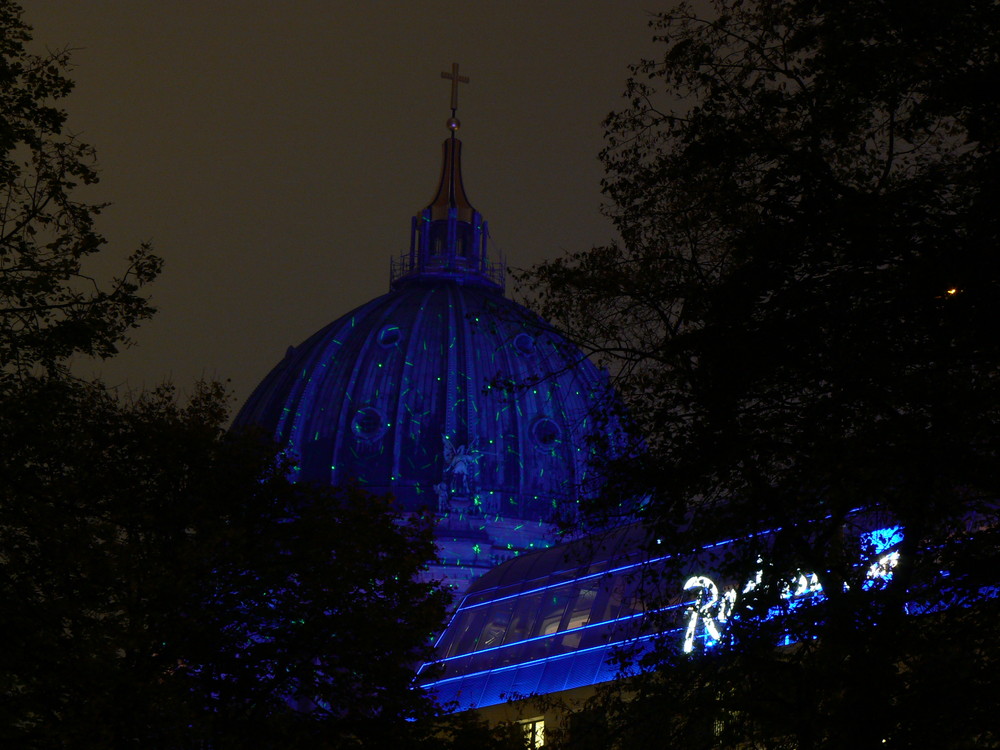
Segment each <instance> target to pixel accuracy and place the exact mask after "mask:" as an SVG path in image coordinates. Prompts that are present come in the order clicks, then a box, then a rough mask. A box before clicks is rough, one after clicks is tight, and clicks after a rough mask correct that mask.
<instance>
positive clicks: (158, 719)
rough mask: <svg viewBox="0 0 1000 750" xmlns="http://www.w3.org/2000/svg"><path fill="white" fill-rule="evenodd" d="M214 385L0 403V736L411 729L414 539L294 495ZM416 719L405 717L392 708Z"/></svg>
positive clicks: (29, 742) (364, 504) (384, 520)
mask: <svg viewBox="0 0 1000 750" xmlns="http://www.w3.org/2000/svg"><path fill="white" fill-rule="evenodd" d="M223 406H224V402H223V401H222V400H221V393H220V390H219V388H218V387H210V388H206V389H204V390H202V391H200V392H199V393H198V394H197V395H196V396H195V397H194V398H193V399H192V400H191V402H190V403H188V404H187V405H185V406H178V405H177V404H176V403H175V401H174V398H173V394H172V393H171V392H170V391H169V390H168V389H161V390H160V391H157V392H156V393H153V394H150V395H149V396H147V397H143V398H140V399H138V400H136V401H134V402H133V403H130V404H122V403H120V402H119V401H118V400H117V399H115V398H114V397H112V396H111V395H110V394H109V393H108V392H107V391H105V390H103V389H100V388H98V387H89V388H81V387H79V386H78V385H75V384H66V383H62V382H54V381H44V382H36V383H34V386H33V387H30V388H29V387H28V386H27V385H24V384H22V386H20V390H19V398H18V399H17V400H13V399H3V400H2V401H0V435H2V436H3V437H2V450H0V476H2V477H3V478H4V479H3V482H2V484H0V512H2V521H0V549H2V550H3V554H2V557H0V562H2V565H0V569H2V573H3V575H0V586H2V588H3V598H4V601H5V602H6V604H5V611H4V617H3V620H2V635H3V640H4V643H5V644H7V645H8V647H7V648H6V649H5V651H4V656H3V658H2V659H0V684H2V686H3V694H4V700H3V701H2V707H0V713H2V714H3V718H2V720H0V727H2V729H0V737H2V739H3V744H5V745H7V746H10V747H46V748H48V747H74V748H78V747H102V748H104V747H125V746H129V747H133V746H136V745H140V746H142V747H204V746H206V744H205V743H207V744H208V746H211V747H215V748H226V747H250V746H253V747H271V746H279V745H280V746H282V747H287V746H293V747H294V746H299V745H305V744H306V743H307V742H314V743H316V744H315V745H314V746H319V747H325V746H330V747H339V746H342V745H349V744H351V743H352V742H358V743H360V742H378V741H379V738H383V739H384V738H386V737H399V738H401V739H402V738H410V741H415V739H416V738H417V729H418V728H419V731H427V727H428V719H429V718H431V719H432V718H433V716H434V715H435V710H434V709H433V707H432V705H431V703H430V702H429V700H428V699H427V697H426V696H424V695H423V694H422V693H419V692H417V691H415V690H412V689H411V686H412V681H413V670H414V668H415V666H416V664H417V663H419V660H420V658H421V657H422V655H423V654H424V651H425V650H426V648H427V647H428V646H429V642H430V641H429V639H430V636H431V634H432V633H434V632H435V630H436V629H437V628H438V627H439V626H440V621H441V618H442V617H443V607H444V599H443V597H444V594H443V592H441V591H440V590H438V589H437V588H435V587H434V586H431V585H428V584H422V583H418V582H416V576H417V574H418V573H419V572H420V570H421V569H422V568H423V566H424V565H425V564H426V562H427V561H428V560H430V559H431V558H432V557H433V554H434V548H433V543H432V539H431V535H430V531H429V529H428V528H427V527H426V525H422V524H421V523H419V522H415V523H411V524H401V523H399V522H398V519H397V515H396V514H395V512H394V511H393V508H392V505H391V503H390V502H389V501H388V500H386V499H385V498H375V497H371V496H369V495H367V494H365V493H362V492H360V491H358V490H352V489H345V490H332V489H329V488H323V489H317V488H310V487H306V486H301V485H295V484H292V483H291V482H289V481H288V479H287V478H286V474H287V469H288V467H287V466H286V465H285V464H284V463H283V462H282V461H281V460H280V459H279V458H278V457H277V456H276V454H275V449H273V448H271V447H269V446H268V445H266V444H262V443H260V442H259V441H257V440H255V439H253V438H250V437H243V438H239V437H234V436H229V435H226V434H225V433H224V431H223V430H222V427H221V425H222V420H223V417H224V415H225V409H224V408H223ZM418 717H419V718H423V719H424V720H425V721H424V722H423V723H422V724H420V725H419V727H418V725H416V724H414V723H412V722H411V721H407V719H411V720H412V719H415V718H418Z"/></svg>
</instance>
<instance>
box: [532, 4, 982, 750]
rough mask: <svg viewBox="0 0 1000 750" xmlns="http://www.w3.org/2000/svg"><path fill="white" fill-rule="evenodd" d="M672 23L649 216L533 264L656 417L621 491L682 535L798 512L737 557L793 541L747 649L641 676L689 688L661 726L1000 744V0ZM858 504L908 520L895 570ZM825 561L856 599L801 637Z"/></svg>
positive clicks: (641, 113)
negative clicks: (879, 562)
mask: <svg viewBox="0 0 1000 750" xmlns="http://www.w3.org/2000/svg"><path fill="white" fill-rule="evenodd" d="M654 27H655V28H656V29H657V32H658V36H657V41H658V43H659V45H660V47H659V49H660V52H659V54H658V55H657V56H656V57H655V58H653V59H649V60H644V61H642V62H640V63H639V64H638V65H636V66H635V67H634V68H633V71H632V72H633V76H632V78H631V79H630V81H629V83H628V87H627V90H626V95H627V97H628V106H627V107H626V108H625V109H623V110H622V111H620V112H616V113H613V114H612V115H611V116H609V118H608V120H607V122H606V126H607V144H608V145H607V148H606V149H605V151H604V153H603V159H604V163H605V167H606V171H607V177H606V179H605V182H604V190H605V194H606V195H607V197H608V200H609V203H608V209H607V210H608V214H609V216H610V217H611V218H612V220H613V221H614V223H615V226H616V227H617V229H618V231H619V233H620V236H621V242H620V243H619V244H616V245H612V246H606V247H600V248H595V249H594V250H591V251H585V252H579V253H576V254H573V255H570V256H568V257H566V258H561V259H558V260H556V261H553V262H551V263H547V264H544V265H542V266H540V267H538V268H536V269H534V270H533V272H531V273H530V274H528V275H527V276H526V277H525V278H524V279H523V281H524V282H525V284H526V285H527V288H528V290H529V291H530V292H532V293H533V294H534V297H535V302H536V306H537V307H539V308H540V311H541V312H542V313H543V314H544V315H546V317H548V318H549V319H550V320H552V321H554V322H555V323H556V324H557V325H558V326H560V327H562V328H563V329H565V330H566V331H567V332H568V334H569V335H570V336H571V337H572V338H574V339H575V340H577V341H579V342H581V343H583V344H584V345H586V346H588V347H589V348H590V350H591V351H593V352H594V354H595V356H597V357H598V358H599V359H602V360H603V363H604V364H605V365H607V366H608V367H609V368H610V369H611V370H612V371H613V372H614V373H616V378H617V382H616V384H617V386H618V388H619V390H620V393H621V394H622V398H623V401H624V403H625V404H626V406H627V407H628V408H629V410H630V414H631V416H632V419H633V420H634V421H635V422H636V424H637V426H638V429H637V433H638V434H641V435H642V436H643V445H642V446H641V447H637V449H636V450H634V451H632V452H631V453H630V454H629V455H628V456H626V457H625V458H624V459H621V460H619V461H617V462H616V465H613V466H610V467H608V468H609V470H610V471H612V472H617V474H615V475H614V476H616V477H617V479H618V480H619V481H618V482H615V483H612V485H611V486H612V487H614V489H615V492H616V493H617V494H615V495H614V496H609V497H606V498H605V500H604V503H603V505H602V506H600V507H599V508H597V510H599V511H602V512H605V513H606V512H616V511H617V510H619V509H620V506H621V504H622V502H623V497H635V498H644V501H643V507H642V510H641V512H642V513H643V514H644V516H645V517H646V519H647V521H648V522H650V523H652V524H654V525H656V527H657V529H658V532H659V534H660V538H662V539H664V540H665V543H669V544H672V545H674V548H675V549H676V550H678V551H679V552H680V551H683V550H685V549H694V548H695V547H697V546H698V545H699V544H701V543H705V542H711V541H716V540H719V539H723V538H731V537H732V536H733V534H738V533H740V532H745V533H750V532H758V531H762V530H765V529H768V530H773V532H772V533H770V534H767V535H763V536H760V537H756V538H755V539H757V541H756V542H753V543H747V544H744V545H741V547H740V550H739V552H738V553H735V552H734V555H733V557H734V559H733V560H731V561H730V562H731V565H730V567H729V570H728V571H727V572H728V574H729V575H731V577H732V580H733V581H745V580H747V578H748V577H751V576H752V575H753V571H754V570H755V568H758V567H760V564H759V563H758V559H760V558H764V559H766V560H767V562H768V564H767V565H766V566H765V570H764V576H765V580H764V582H763V585H762V586H761V587H760V588H759V589H758V590H757V592H756V593H755V594H754V595H753V596H747V597H744V601H743V604H742V605H741V606H743V608H744V609H743V610H742V618H740V617H737V618H736V621H734V622H732V623H731V628H730V634H729V636H728V638H729V639H730V640H732V641H734V642H736V641H738V648H736V647H734V648H731V649H728V650H727V652H726V653H725V654H723V655H713V656H712V659H711V660H710V664H711V666H709V662H706V663H705V664H704V665H702V668H699V669H698V670H695V673H694V675H693V676H691V677H690V680H689V681H687V682H684V683H683V684H680V685H678V684H677V683H675V682H673V681H672V677H671V676H670V672H669V671H665V672H663V673H661V674H660V675H659V676H651V677H649V678H648V681H647V682H645V683H635V684H637V685H638V684H642V685H643V688H642V689H643V690H645V689H646V687H647V686H653V688H652V690H653V692H652V693H650V695H655V696H658V699H657V701H656V702H655V704H656V705H657V706H660V707H661V708H662V707H667V706H669V707H670V708H669V709H667V710H663V711H659V712H657V713H655V714H649V715H647V719H646V720H645V721H643V722H640V723H639V724H641V725H643V726H648V725H649V724H650V722H652V723H653V724H654V725H657V726H658V727H659V728H658V730H657V731H659V732H664V731H666V730H665V729H664V727H665V726H666V725H667V724H668V723H670V722H668V720H667V717H672V719H673V720H674V721H673V723H672V724H671V726H672V727H673V728H674V729H677V731H678V732H680V734H679V735H678V736H677V738H676V739H677V741H678V742H680V741H681V739H682V738H683V740H684V742H685V744H686V746H687V745H690V744H691V743H694V744H693V746H695V747H698V746H704V747H712V746H733V744H734V743H736V742H741V741H742V742H749V743H758V745H759V746H771V745H773V746H778V745H780V744H781V743H782V742H784V743H792V745H794V746H799V747H817V746H836V747H840V746H844V747H847V746H852V747H856V746H857V747H860V746H868V745H871V744H879V745H880V746H883V747H884V746H899V747H927V746H940V747H965V746H972V745H975V744H977V743H979V746H995V745H996V744H997V743H998V742H1000V738H998V737H997V736H996V734H995V733H994V732H993V730H992V729H991V728H990V727H991V726H992V724H991V722H990V720H989V712H990V710H991V709H990V706H991V705H992V704H993V703H994V702H995V701H996V698H997V686H996V681H995V679H994V678H992V677H991V670H992V669H994V668H995V664H996V659H995V648H994V647H991V645H990V644H991V638H995V635H996V630H995V626H994V625H993V622H992V621H993V619H994V618H993V617H992V615H993V614H994V612H993V610H994V609H995V608H996V607H995V601H994V600H992V599H990V598H989V597H990V595H991V593H990V589H989V586H990V585H992V582H991V581H989V580H988V576H986V579H984V577H983V571H984V570H993V571H995V570H996V567H997V565H996V563H997V556H996V552H997V550H996V542H995V539H994V537H993V534H991V533H987V532H985V531H984V529H989V528H995V525H996V521H997V518H996V504H995V500H996V498H998V497H1000V482H998V475H997V466H998V462H997V458H998V456H997V450H998V445H1000V442H998V438H1000V435H998V430H997V425H998V417H1000V398H998V396H1000V391H998V385H1000V381H998V372H1000V340H998V338H997V336H996V330H997V323H998V322H1000V321H998V314H997V310H998V308H997V306H996V299H998V295H1000V255H998V252H997V247H998V242H997V240H998V233H997V228H998V224H997V211H996V209H995V207H996V205H998V198H1000V192H998V175H1000V162H998V154H997V147H998V144H1000V138H998V136H1000V133H998V130H997V122H998V120H997V116H996V115H997V100H996V97H995V96H994V94H993V91H995V90H996V89H997V86H998V84H1000V59H998V55H1000V53H998V50H1000V36H998V35H1000V32H998V29H1000V7H998V6H997V4H996V3H995V2H992V1H979V0H970V2H967V3H962V4H960V5H959V6H955V5H945V4H941V3H937V2H931V1H927V2H924V1H922V0H918V1H917V2H909V1H908V2H905V3H904V2H898V1H896V0H880V1H879V2H871V3H861V4H858V3H838V2H832V1H830V0H784V1H781V2H779V1H777V0H757V1H756V2H751V1H749V0H748V1H746V2H740V1H739V0H718V1H717V2H715V3H713V4H712V7H711V9H710V10H706V12H704V13H700V12H697V11H696V10H695V9H694V8H693V7H692V6H689V5H685V4H682V5H679V6H677V7H676V8H674V9H673V10H671V11H668V12H667V13H664V14H662V15H660V16H659V17H658V18H657V19H656V20H655V21H654ZM625 505H626V506H627V507H625V510H627V511H630V512H631V511H633V510H635V507H636V505H637V504H633V505H632V506H628V504H627V503H626V504H625ZM858 509H865V513H867V514H868V518H869V520H870V521H871V522H875V521H873V520H871V519H881V520H882V521H883V522H884V523H890V524H892V523H898V524H901V525H902V526H903V527H904V530H905V537H904V542H903V544H902V547H901V550H900V552H901V558H900V560H901V562H900V566H899V568H897V570H896V571H895V575H894V577H893V579H892V581H891V582H890V583H889V584H888V585H887V586H886V587H885V590H884V591H879V592H877V593H872V594H871V595H862V593H861V592H860V586H857V585H855V586H854V587H853V588H850V589H849V590H848V589H847V588H845V584H849V583H851V582H854V583H855V584H857V583H860V581H858V576H859V565H858V563H859V560H860V559H862V557H863V553H864V549H863V548H862V547H863V545H861V544H860V543H859V542H858V536H857V534H856V533H848V532H845V529H847V528H849V527H850V526H851V524H852V523H854V521H853V520H852V519H856V517H857V516H856V511H857V510H858ZM679 559H680V558H679ZM797 570H807V571H815V572H816V573H817V575H818V576H819V577H820V579H821V581H822V583H823V586H824V591H825V592H826V593H827V601H826V602H825V603H824V604H823V606H822V607H821V608H820V609H810V610H809V611H807V612H798V613H789V618H790V619H787V618H786V619H785V620H784V623H785V624H784V625H782V626H781V627H783V628H792V629H794V630H795V631H796V636H797V639H798V640H797V643H798V646H796V647H795V648H794V649H784V650H782V649H775V647H774V646H775V644H776V643H778V642H779V635H780V634H778V633H775V632H772V631H771V630H770V628H773V627H777V626H776V625H774V624H773V623H771V624H768V623H762V622H760V618H759V617H758V618H755V617H754V615H753V611H752V610H753V607H754V606H756V607H758V609H757V611H758V612H759V611H760V607H764V608H765V609H767V608H769V607H773V606H777V605H778V604H779V603H780V602H779V599H780V597H779V592H780V590H781V586H782V580H781V579H782V577H788V576H790V575H793V574H794V573H795V571H797ZM861 570H862V572H863V569H861ZM943 574H949V577H948V578H947V583H944V579H943V578H942V575H943ZM769 576H770V580H768V577H769ZM768 592H769V593H768ZM842 592H843V593H842ZM677 593H678V594H679V593H680V592H677ZM865 593H866V594H867V592H865ZM768 597H770V598H768ZM944 600H947V601H949V602H951V603H952V605H953V606H950V607H949V608H947V609H946V610H943V611H937V610H936V605H937V603H939V602H941V601H944ZM915 602H920V603H922V606H920V607H917V606H916V605H915ZM959 603H960V604H959ZM915 609H916V610H921V611H924V612H925V613H927V614H925V615H923V616H912V615H908V614H905V613H907V612H910V613H912V612H913V611H915ZM931 612H933V614H931ZM987 621H989V622H987ZM956 642H961V643H964V644H965V647H966V649H965V650H964V651H963V653H956V650H955V649H954V648H953V647H954V645H955V643H956ZM686 658H689V657H678V656H677V655H667V656H662V659H663V661H662V663H664V664H671V665H673V666H676V667H677V668H678V669H681V670H682V671H679V672H677V675H678V676H680V675H690V674H691V673H690V671H683V670H684V669H687V667H684V665H685V664H686V662H685V659H686ZM944 664H950V665H951V671H950V672H947V673H946V672H944V671H943V670H942V666H943V665H944ZM682 668H683V669H682ZM709 673H711V679H704V677H705V675H706V674H709ZM699 675H700V676H699ZM945 677H947V679H944V678H945ZM682 679H688V678H682ZM935 680H938V683H937V684H938V687H934V685H935ZM699 684H702V685H703V689H695V686H697V685H699ZM941 685H947V686H948V688H947V689H939V688H940V686H941ZM635 705H636V706H638V705H642V707H643V708H642V710H645V711H647V712H650V711H651V705H650V704H649V703H648V702H642V701H640V702H639V703H637V704H635ZM621 711H623V712H624V713H625V714H626V715H628V716H629V717H630V718H631V719H633V720H634V719H635V718H636V713H635V712H634V711H629V710H628V709H627V707H625V708H621ZM725 711H728V712H730V713H731V714H732V715H733V716H739V717H741V719H740V721H734V722H729V723H728V724H725V726H726V727H728V728H727V729H725V731H723V730H722V729H718V727H716V729H718V732H717V733H713V730H712V728H711V727H708V729H707V730H706V728H705V727H706V725H705V717H706V716H707V715H712V716H716V717H721V716H723V714H724V713H725ZM768 717H770V719H769V718H768ZM802 717H808V720H806V719H804V718H802ZM800 718H802V720H801V721H799V719H800ZM658 719H662V721H658ZM639 724H633V726H638V725H639ZM696 725H697V726H696ZM720 726H721V725H720ZM752 727H754V728H752ZM732 732H735V734H732ZM727 733H729V734H727ZM882 740H887V744H885V745H883V744H881V743H882ZM727 743H728V744H727ZM851 743H855V744H851ZM624 744H627V743H623V746H624ZM792 745H789V746H792ZM750 746H756V745H753V744H751V745H750Z"/></svg>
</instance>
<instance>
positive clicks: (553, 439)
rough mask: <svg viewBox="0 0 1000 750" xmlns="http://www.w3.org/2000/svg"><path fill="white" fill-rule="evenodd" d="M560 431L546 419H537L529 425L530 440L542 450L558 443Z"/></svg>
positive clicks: (560, 435) (552, 422)
mask: <svg viewBox="0 0 1000 750" xmlns="http://www.w3.org/2000/svg"><path fill="white" fill-rule="evenodd" d="M560 437H562V430H560V429H559V425H557V424H556V423H555V422H554V421H552V420H551V419H549V418H548V417H539V418H538V419H536V420H535V422H534V424H532V425H531V438H532V439H533V440H534V441H535V444H536V445H538V446H540V447H542V448H551V447H552V446H554V445H555V444H556V443H558V442H559V438H560Z"/></svg>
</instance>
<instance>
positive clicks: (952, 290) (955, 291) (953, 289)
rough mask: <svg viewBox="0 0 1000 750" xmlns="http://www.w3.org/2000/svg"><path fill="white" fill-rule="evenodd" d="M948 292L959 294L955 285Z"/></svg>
mask: <svg viewBox="0 0 1000 750" xmlns="http://www.w3.org/2000/svg"><path fill="white" fill-rule="evenodd" d="M948 294H958V290H957V289H956V288H955V287H952V288H951V289H949V290H948Z"/></svg>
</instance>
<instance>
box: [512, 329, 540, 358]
mask: <svg viewBox="0 0 1000 750" xmlns="http://www.w3.org/2000/svg"><path fill="white" fill-rule="evenodd" d="M514 348H515V349H517V350H518V351H519V352H520V353H521V354H524V355H525V356H527V355H529V354H534V353H535V337H534V336H531V335H529V334H527V333H519V334H517V336H515V337H514Z"/></svg>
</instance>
